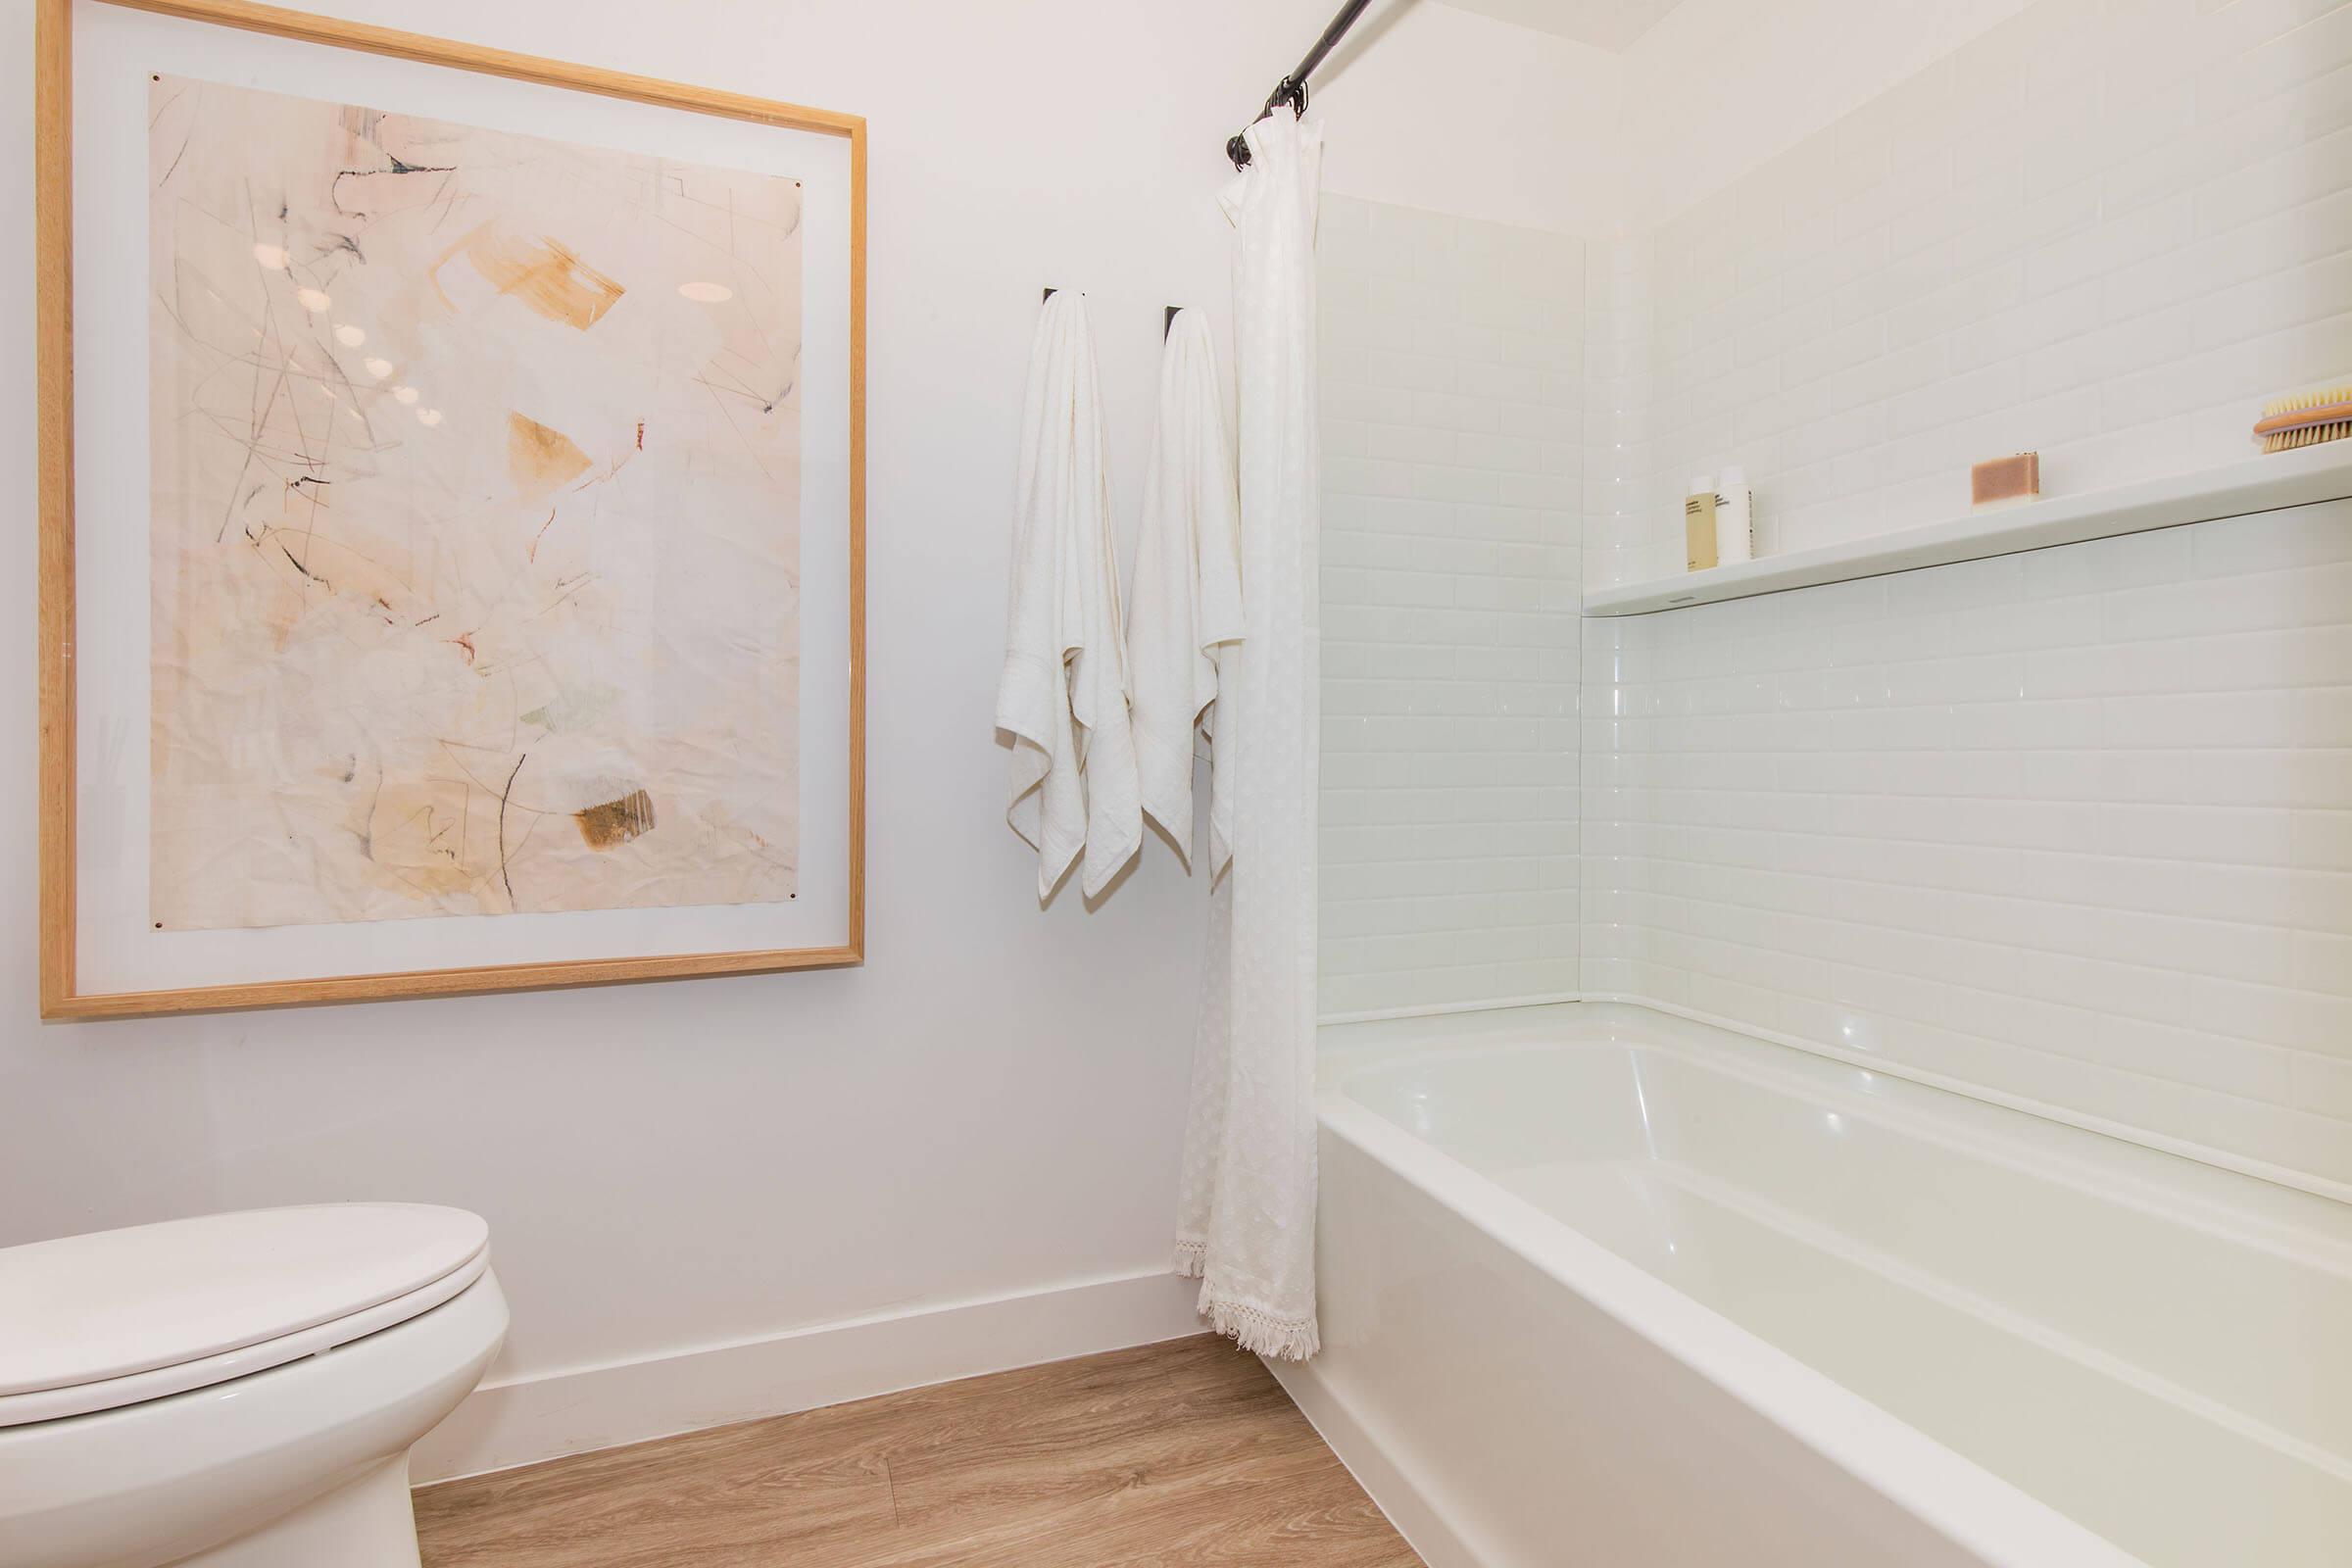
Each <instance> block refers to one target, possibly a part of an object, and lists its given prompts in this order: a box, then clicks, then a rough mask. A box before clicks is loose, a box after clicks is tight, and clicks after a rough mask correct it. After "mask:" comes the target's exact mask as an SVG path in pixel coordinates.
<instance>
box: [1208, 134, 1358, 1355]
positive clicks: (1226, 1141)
mask: <svg viewBox="0 0 2352 1568" xmlns="http://www.w3.org/2000/svg"><path fill="white" fill-rule="evenodd" d="M1248 135H1249V146H1250V166H1249V168H1248V169H1247V170H1246V171H1245V172H1243V174H1242V177H1241V178H1240V179H1239V180H1237V181H1235V182H1234V184H1233V186H1232V187H1231V188H1230V189H1228V190H1227V192H1226V193H1225V209H1226V212H1227V213H1228V214H1229V215H1230V216H1231V217H1232V218H1233V221H1234V223H1235V225H1236V227H1237V228H1238V230H1239V241H1238V247H1237V251H1236V261H1235V275H1234V294H1235V300H1236V307H1237V309H1236V319H1235V323H1234V358H1235V363H1236V368H1237V369H1238V371H1239V375H1240V392H1241V432H1240V449H1241V497H1242V583H1243V586H1244V589H1245V593H1244V598H1243V612H1244V614H1243V637H1242V645H1241V651H1240V657H1239V658H1238V659H1236V660H1235V661H1234V662H1233V667H1232V668H1231V670H1230V671H1229V673H1230V674H1231V675H1232V677H1233V678H1232V680H1231V681H1230V683H1228V684H1222V685H1220V686H1219V687H1218V690H1217V747H1218V765H1219V766H1220V767H1222V766H1224V765H1225V763H1226V761H1227V760H1228V758H1227V755H1226V747H1227V745H1228V743H1231V745H1232V747H1233V751H1232V754H1231V758H1230V760H1231V761H1232V764H1233V767H1234V785H1233V789H1234V798H1233V866H1232V869H1230V870H1229V871H1227V872H1226V874H1225V878H1224V880H1223V881H1222V882H1221V883H1219V884H1218V886H1217V887H1216V888H1215V889H1214V890H1213V891H1212V893H1211V895H1210V900H1209V933H1208V948H1209V951H1208V963H1207V974H1206V976H1205V979H1204V986H1203V996H1202V999H1201V1029H1200V1036H1199V1039H1198V1042H1197V1044H1196V1046H1195V1049H1194V1054H1193V1101H1192V1112H1191V1115H1190V1118H1189V1121H1188V1125H1187V1127H1186V1131H1185V1152H1184V1191H1183V1195H1182V1198H1181V1201H1180V1204H1179V1209H1178V1215H1177V1232H1176V1266H1177V1269H1178V1270H1179V1271H1180V1272H1183V1273H1187V1274H1198V1275H1201V1313H1202V1315H1204V1316H1205V1317H1207V1319H1208V1320H1209V1324H1210V1326H1211V1327H1213V1328H1214V1329H1216V1330H1217V1332H1219V1333H1220V1334H1226V1335H1230V1336H1231V1337H1233V1338H1234V1339H1237V1340H1239V1341H1240V1342H1241V1343H1242V1345H1243V1346H1244V1347H1245V1348H1248V1349H1251V1350H1255V1351H1256V1352H1258V1353H1259V1354H1260V1355H1273V1356H1288V1357H1292V1358H1295V1359H1299V1360H1304V1359H1305V1358H1306V1357H1307V1356H1310V1355H1312V1354H1314V1353H1315V1349H1316V1347H1317V1346H1318V1344H1319V1343H1320V1341H1319V1339H1318V1336H1317V1331H1316V1327H1315V785H1316V756H1315V748H1316V743H1317V734H1316V730H1317V721H1318V710H1319V704H1318V700H1317V691H1316V682H1317V679H1318V661H1317V647H1318V640H1319V633H1318V630H1317V612H1316V600H1315V594H1316V581H1315V558H1316V531H1317V528H1318V525H1319V522H1320V509H1319V506H1318V500H1317V488H1316V487H1317V485H1318V484H1319V482H1320V480H1321V474H1320V471H1319V470H1320V464H1319V462H1318V458H1317V454H1316V439H1315V254H1314V236H1315V208H1316V198H1317V190H1318V186H1319V184H1320V175H1321V168H1322V155H1323V136H1322V131H1321V130H1320V129H1319V128H1309V127H1303V126H1301V125H1299V123H1298V122H1297V121H1296V119H1295V118H1294V117H1293V116H1291V115H1288V114H1284V113H1282V112H1281V111H1280V110H1277V111H1276V112H1275V113H1274V114H1273V115H1271V116H1269V117H1268V118H1266V119H1264V120H1261V121H1259V122H1258V123H1256V124H1254V125H1252V126H1250V130H1249V132H1248Z"/></svg>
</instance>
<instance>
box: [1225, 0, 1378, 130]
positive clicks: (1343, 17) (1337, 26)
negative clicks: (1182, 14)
mask: <svg viewBox="0 0 2352 1568" xmlns="http://www.w3.org/2000/svg"><path fill="white" fill-rule="evenodd" d="M1371 3H1372V0H1348V3H1347V4H1346V5H1344V6H1342V7H1340V14H1339V15H1338V16H1336V17H1334V18H1332V19H1331V25H1330V26H1328V27H1325V28H1324V29H1323V36H1322V37H1320V38H1317V39H1316V40H1315V46H1314V47H1313V48H1312V49H1309V50H1308V51H1307V52H1306V58H1305V59H1304V60H1301V61H1299V69H1298V70H1297V71H1294V72H1292V73H1290V74H1289V75H1287V76H1285V77H1283V78H1282V79H1281V80H1280V81H1278V82H1276V83H1275V84H1274V91H1273V93H1272V95H1271V96H1269V97H1268V98H1267V99H1266V107H1265V108H1263V109H1260V110H1259V111H1258V112H1257V120H1263V119H1265V118H1266V117H1267V116H1268V115H1270V114H1272V113H1273V112H1274V108H1275V106H1276V105H1277V104H1289V105H1290V106H1291V113H1293V114H1295V115H1303V114H1305V113H1306V78H1307V77H1308V76H1311V75H1313V74H1314V71H1315V68H1316V67H1317V66H1319V65H1321V64H1322V63H1323V57H1324V56H1325V55H1327V54H1329V53H1331V51H1332V47H1333V46H1334V45H1335V44H1337V43H1338V42H1339V41H1340V40H1341V39H1342V38H1344V37H1346V36H1347V35H1348V28H1349V27H1352V26H1354V25H1355V19H1356V18H1358V17H1360V16H1362V15H1363V14H1364V9H1365V8H1366V7H1367V6H1369V5H1371ZM1257 120H1252V121H1251V122H1250V123H1251V124H1253V125H1254V124H1256V123H1257ZM1225 156H1226V157H1228V158H1230V159H1232V160H1233V167H1234V168H1236V169H1247V168H1248V167H1249V166H1250V142H1249V137H1248V135H1247V133H1246V132H1244V133H1237V134H1236V135H1235V136H1234V138H1233V139H1232V140H1231V141H1229V142H1227V143H1226V144H1225Z"/></svg>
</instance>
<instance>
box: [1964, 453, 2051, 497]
mask: <svg viewBox="0 0 2352 1568" xmlns="http://www.w3.org/2000/svg"><path fill="white" fill-rule="evenodd" d="M1968 488H1969V501H1970V504H1971V505H1973V506H1979V507H1989V506H1994V505H1997V504H1998V503H2000V502H2003V501H2031V500H2033V499H2034V497H2035V496H2038V495H2040V494H2041V454H2040V453H2038V452H2020V453H2018V454H2017V455H2016V456H2015V457H2010V458H1992V459H1989V460H1987V461H1985V462H1984V463H1980V464H1978V465H1977V466H1975V467H1973V468H1971V469H1969V470H1968Z"/></svg>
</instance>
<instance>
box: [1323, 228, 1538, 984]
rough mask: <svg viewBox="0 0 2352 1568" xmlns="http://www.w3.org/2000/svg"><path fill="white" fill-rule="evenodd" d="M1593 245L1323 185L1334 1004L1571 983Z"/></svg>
mask: <svg viewBox="0 0 2352 1568" xmlns="http://www.w3.org/2000/svg"><path fill="white" fill-rule="evenodd" d="M1583 253H1584V244H1583V242H1582V241H1581V240H1578V239H1576V238H1574V237H1572V236H1568V235H1562V234H1552V233H1545V232H1543V231H1542V230H1539V229H1532V228H1519V227H1509V226H1505V225H1502V224H1498V223H1482V222H1477V221H1471V220H1466V219H1458V218H1449V217H1446V216H1444V215H1441V214H1436V213H1428V212H1422V211H1419V210H1416V209H1412V208H1405V207H1397V206H1392V205H1386V204H1378V203H1371V202H1361V201H1355V200H1352V199H1350V198H1347V197H1331V198H1327V199H1326V202H1325V205H1324V209H1323V225H1322V241H1321V257H1320V280H1321V287H1322V316H1323V342H1322V350H1323V358H1322V398H1323V409H1322V415H1323V418H1322V433H1323V471H1324V482H1323V585H1322V591H1323V778H1322V785H1323V788H1322V815H1323V872H1322V897H1323V905H1322V926H1323V929H1322V937H1323V941H1322V963H1321V970H1320V976H1319V982H1320V983H1319V994H1318V999H1317V1000H1318V1002H1319V1004H1320V1005H1321V1007H1322V1010H1323V1012H1324V1015H1325V1016H1327V1017H1328V1016H1333V1015H1340V1014H1348V1013H1356V1012H1364V1011H1376V1010H1387V1009H1392V1008H1401V1007H1421V1006H1436V1005H1445V1004H1449V1003H1459V1002H1470V1001H1493V1000H1495V999H1498V998H1527V997H1556V996H1559V995H1562V994H1564V993H1570V992H1573V991H1575V990H1576V921H1577V918H1578V913H1577V893H1576V888H1577V859H1576V857H1577V826H1576V821H1577V807H1576V748H1577V730H1576V712H1577V698H1578V685H1577V682H1578V665H1577V656H1578V647H1577V598H1578V593H1579V588H1578V584H1579V582H1580V581H1581V578H1580V576H1579V571H1578V564H1577V543H1578V531H1579V517H1578V513H1577V490H1578V486H1579V483H1580V480H1579V469H1580V468H1581V466H1582V463H1583V450H1582V446H1581V442H1580V427H1579V424H1578V401H1579V397H1580V394H1581V390H1582V384H1583V380H1582V360H1581V356H1582V342H1583V331H1582V324H1581V312H1580V311H1579V309H1578V301H1579V299H1580V296H1581V293H1582V281H1581V273H1582V269H1583V265H1584V255H1583Z"/></svg>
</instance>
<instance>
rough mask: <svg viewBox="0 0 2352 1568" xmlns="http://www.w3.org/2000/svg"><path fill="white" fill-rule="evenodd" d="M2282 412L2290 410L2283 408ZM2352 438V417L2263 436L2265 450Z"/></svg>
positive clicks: (2281, 449)
mask: <svg viewBox="0 0 2352 1568" xmlns="http://www.w3.org/2000/svg"><path fill="white" fill-rule="evenodd" d="M2278 412H2279V413H2281V414H2285V413H2289V412H2291V411H2290V410H2286V409H2281V410H2279V411H2278ZM2344 440H2352V419H2338V420H2336V421H2335V422H2334V423H2333V424H2307V425H2305V426H2303V427H2302V428H2301V429H2299V430H2279V431H2277V432H2275V433H2274V434H2271V435H2266V436H2264V437H2263V438H2262V450H2263V451H2265V452H2291V451H2292V450H2294V449H2295V448H2296V447H2316V446H2318V445H2319V444H2320V443H2321V442H2323V441H2344Z"/></svg>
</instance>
